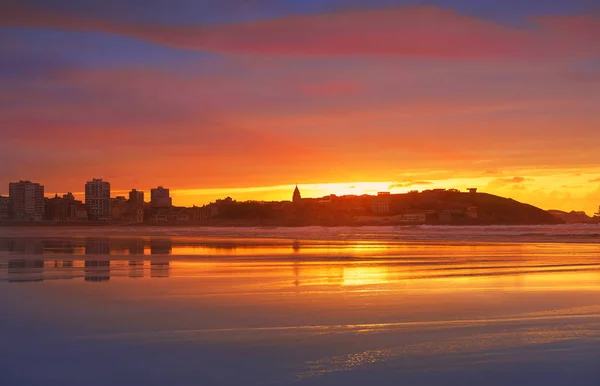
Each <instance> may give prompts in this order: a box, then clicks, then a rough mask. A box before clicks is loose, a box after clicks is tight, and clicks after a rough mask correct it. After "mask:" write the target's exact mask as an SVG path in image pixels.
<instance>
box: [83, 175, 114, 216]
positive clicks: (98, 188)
mask: <svg viewBox="0 0 600 386" xmlns="http://www.w3.org/2000/svg"><path fill="white" fill-rule="evenodd" d="M85 207H86V209H87V213H88V219H89V220H91V221H107V220H109V219H110V183H108V182H106V181H103V180H102V178H94V179H92V180H91V181H88V182H86V184H85Z"/></svg>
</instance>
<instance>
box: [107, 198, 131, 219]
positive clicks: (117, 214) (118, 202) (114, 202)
mask: <svg viewBox="0 0 600 386" xmlns="http://www.w3.org/2000/svg"><path fill="white" fill-rule="evenodd" d="M128 209H129V207H128V203H127V199H126V198H125V197H123V196H118V197H115V198H111V199H110V219H111V220H112V221H122V220H124V219H125V217H126V212H127V210H128Z"/></svg>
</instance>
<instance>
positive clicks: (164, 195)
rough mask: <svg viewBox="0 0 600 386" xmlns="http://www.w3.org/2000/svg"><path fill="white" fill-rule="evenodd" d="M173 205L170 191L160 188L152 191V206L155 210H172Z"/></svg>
mask: <svg viewBox="0 0 600 386" xmlns="http://www.w3.org/2000/svg"><path fill="white" fill-rule="evenodd" d="M171 205H172V200H171V197H170V196H169V189H165V188H163V187H162V186H159V187H157V188H155V189H151V190H150V206H152V207H154V208H170V207H171Z"/></svg>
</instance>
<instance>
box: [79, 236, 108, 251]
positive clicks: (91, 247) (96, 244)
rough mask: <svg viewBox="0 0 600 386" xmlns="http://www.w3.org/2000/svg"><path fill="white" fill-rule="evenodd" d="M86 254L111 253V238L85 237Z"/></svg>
mask: <svg viewBox="0 0 600 386" xmlns="http://www.w3.org/2000/svg"><path fill="white" fill-rule="evenodd" d="M85 254H86V255H109V254H110V239H109V238H108V237H105V238H88V239H85Z"/></svg>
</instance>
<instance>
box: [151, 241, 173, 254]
mask: <svg viewBox="0 0 600 386" xmlns="http://www.w3.org/2000/svg"><path fill="white" fill-rule="evenodd" d="M172 249H173V241H172V240H171V239H150V254H151V255H170V254H171V250H172Z"/></svg>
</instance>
